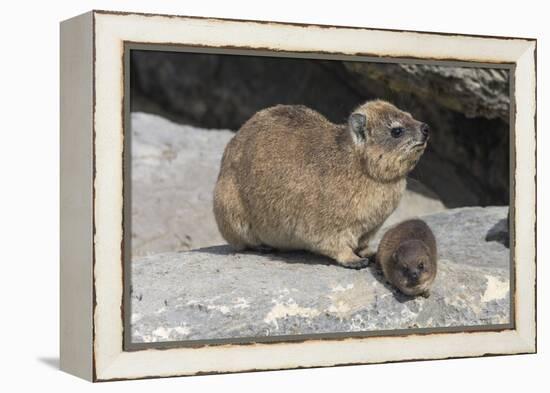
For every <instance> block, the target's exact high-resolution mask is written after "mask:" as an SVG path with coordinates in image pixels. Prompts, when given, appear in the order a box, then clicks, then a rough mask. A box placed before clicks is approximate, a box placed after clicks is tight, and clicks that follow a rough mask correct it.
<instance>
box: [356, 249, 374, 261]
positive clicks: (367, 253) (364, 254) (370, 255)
mask: <svg viewBox="0 0 550 393" xmlns="http://www.w3.org/2000/svg"><path fill="white" fill-rule="evenodd" d="M357 255H359V256H360V257H361V258H367V259H374V257H375V255H376V251H373V250H371V249H370V248H363V249H362V250H359V251H358V252H357Z"/></svg>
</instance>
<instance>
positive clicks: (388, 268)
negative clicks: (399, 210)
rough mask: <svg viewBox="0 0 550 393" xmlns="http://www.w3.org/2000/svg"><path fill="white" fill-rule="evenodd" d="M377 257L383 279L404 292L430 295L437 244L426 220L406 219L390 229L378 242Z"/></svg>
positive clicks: (414, 294)
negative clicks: (414, 276) (415, 276)
mask: <svg viewBox="0 0 550 393" xmlns="http://www.w3.org/2000/svg"><path fill="white" fill-rule="evenodd" d="M376 261H377V263H378V264H379V265H380V267H381V268H382V272H383V273H384V277H385V278H386V280H388V281H389V282H390V283H391V284H392V285H394V286H395V287H397V289H399V290H400V291H401V292H403V293H404V294H406V295H410V296H417V295H423V296H425V297H427V296H429V290H430V286H431V284H432V283H433V281H434V280H435V275H436V273H437V246H436V241H435V237H434V235H433V233H432V231H431V229H430V227H429V226H428V224H426V223H425V222H424V221H422V220H418V219H416V220H408V221H404V222H402V223H400V224H398V225H396V226H394V227H393V228H391V229H389V230H388V231H387V232H386V233H385V234H384V237H383V238H382V240H381V241H380V244H379V245H378V251H377V253H376ZM413 273H415V274H417V278H412V276H411V275H412V274H413Z"/></svg>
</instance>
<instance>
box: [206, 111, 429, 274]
mask: <svg viewBox="0 0 550 393" xmlns="http://www.w3.org/2000/svg"><path fill="white" fill-rule="evenodd" d="M427 140H428V126H427V125H426V124H424V123H421V122H419V121H417V120H415V119H413V117H412V116H411V115H410V114H409V113H406V112H403V111H401V110H399V109H397V108H396V107H395V106H393V105H391V104H390V103H388V102H385V101H380V100H376V101H370V102H367V103H365V104H363V105H361V106H359V107H358V108H357V109H356V110H355V111H353V113H352V114H351V115H350V116H349V119H348V121H347V123H346V124H342V125H340V124H333V123H331V122H330V121H328V120H327V119H326V118H325V117H323V116H322V115H320V114H319V113H317V112H316V111H314V110H312V109H309V108H307V107H305V106H302V105H277V106H274V107H271V108H267V109H264V110H261V111H259V112H257V113H256V114H254V115H253V116H252V117H251V118H250V119H249V120H248V121H247V122H246V123H245V124H244V125H243V126H242V127H241V129H240V130H239V131H238V132H237V134H236V135H235V136H234V137H233V138H232V139H231V141H230V142H229V143H228V144H227V146H226V148H225V152H224V155H223V158H222V163H221V168H220V173H219V176H218V180H217V183H216V187H215V190H214V214H215V217H216V222H217V224H218V228H219V230H220V232H221V234H222V236H223V237H224V238H225V239H226V240H227V242H228V243H229V244H230V245H231V246H233V248H234V249H236V250H244V249H261V248H266V247H267V248H274V249H279V250H308V251H312V252H314V253H318V254H322V255H326V256H328V257H330V258H333V259H335V260H336V261H337V262H338V263H340V264H341V265H343V266H346V267H350V268H361V267H363V266H365V265H366V264H368V261H366V260H365V259H364V258H368V257H370V256H372V255H373V253H372V252H371V251H370V250H369V248H368V242H369V239H370V238H371V236H372V235H373V234H374V233H375V232H376V230H377V229H378V228H379V227H380V225H381V224H382V223H383V222H384V220H385V219H386V218H387V217H388V216H389V215H390V214H391V213H392V212H393V210H394V209H395V208H396V206H397V204H398V202H399V200H400V198H401V196H402V195H403V192H404V190H405V185H406V175H407V174H408V173H409V172H410V171H411V170H412V169H413V168H414V166H415V165H416V163H417V162H418V160H419V159H420V157H421V155H422V153H423V152H424V149H425V148H426V143H427Z"/></svg>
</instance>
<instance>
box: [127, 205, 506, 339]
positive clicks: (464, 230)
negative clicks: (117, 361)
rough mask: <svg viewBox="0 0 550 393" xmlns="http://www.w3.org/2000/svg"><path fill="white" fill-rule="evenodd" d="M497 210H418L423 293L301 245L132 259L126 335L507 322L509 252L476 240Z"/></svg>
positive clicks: (500, 210) (502, 211) (211, 335)
mask: <svg viewBox="0 0 550 393" xmlns="http://www.w3.org/2000/svg"><path fill="white" fill-rule="evenodd" d="M506 215H507V208H506V207H488V208H460V209H453V210H449V211H446V212H442V213H437V214H432V215H429V216H424V217H423V218H424V219H425V220H426V221H427V222H428V223H429V225H430V226H431V227H432V229H433V231H434V233H435V234H436V238H437V240H438V247H439V272H438V276H437V278H436V281H435V282H434V286H433V288H432V295H431V297H430V298H428V299H425V298H415V299H411V298H407V297H405V296H403V295H400V294H399V293H396V292H395V291H394V289H393V288H392V287H390V286H388V285H387V284H386V283H385V281H384V279H383V277H382V276H381V274H380V272H379V271H378V270H377V269H376V267H375V266H370V267H368V268H366V269H362V270H350V269H346V268H343V267H340V266H336V265H334V264H333V263H332V262H331V261H330V260H329V259H327V258H323V257H320V256H316V255H313V254H308V253H274V254H257V253H250V252H247V253H233V252H232V251H231V250H230V249H229V248H228V247H227V246H214V247H208V248H203V249H200V250H195V251H189V252H181V253H164V254H158V255H155V256H149V257H142V258H139V259H137V260H135V261H134V262H133V264H132V278H131V279H132V294H131V311H132V318H131V319H132V327H131V331H132V340H133V341H134V342H160V341H174V340H197V339H215V338H236V337H252V336H257V337H258V336H259V337H261V336H275V335H296V334H312V333H334V332H356V331H372V330H386V329H406V328H415V327H420V328H423V327H450V326H475V325H487V324H503V323H508V321H509V317H510V301H509V300H510V299H509V294H510V291H509V255H510V254H509V250H508V248H506V247H505V246H504V245H503V244H502V243H501V242H498V241H486V240H485V238H486V235H487V232H489V231H490V230H491V228H492V227H494V225H495V224H496V223H498V222H501V221H502V220H503V219H505V217H506ZM382 232H383V230H382V231H381V234H382ZM379 237H380V236H379Z"/></svg>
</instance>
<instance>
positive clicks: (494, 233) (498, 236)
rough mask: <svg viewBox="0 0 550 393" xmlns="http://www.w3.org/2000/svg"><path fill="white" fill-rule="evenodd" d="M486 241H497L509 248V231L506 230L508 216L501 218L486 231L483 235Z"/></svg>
mask: <svg viewBox="0 0 550 393" xmlns="http://www.w3.org/2000/svg"><path fill="white" fill-rule="evenodd" d="M485 241H487V242H499V243H501V244H503V245H504V246H506V247H507V248H510V233H509V231H508V218H503V219H502V220H500V221H498V222H497V223H496V224H495V225H493V226H492V227H491V229H489V230H488V231H487V235H485Z"/></svg>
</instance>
